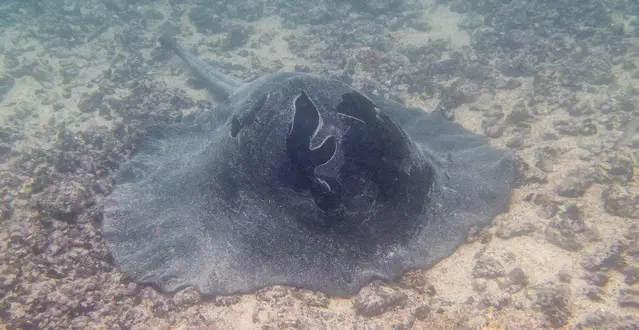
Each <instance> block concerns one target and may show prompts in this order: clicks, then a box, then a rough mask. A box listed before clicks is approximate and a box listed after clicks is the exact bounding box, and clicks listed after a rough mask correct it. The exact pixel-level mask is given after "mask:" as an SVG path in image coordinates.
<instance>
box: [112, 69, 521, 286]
mask: <svg viewBox="0 0 639 330" xmlns="http://www.w3.org/2000/svg"><path fill="white" fill-rule="evenodd" d="M362 151H364V152H362ZM514 180H515V160H514V157H513V154H512V153H511V152H509V151H504V150H497V149H494V148H492V147H490V146H489V145H488V144H487V141H486V140H485V138H484V137H482V136H479V135H475V134H473V133H470V132H468V131H466V130H464V129H463V128H462V127H461V126H460V125H458V124H456V123H452V122H449V121H447V120H445V119H443V118H442V117H441V116H440V115H439V114H434V115H431V114H428V113H426V112H424V111H423V110H421V109H416V108H406V107H404V106H402V105H400V104H398V103H395V102H391V101H387V100H374V102H373V103H371V101H370V99H369V98H366V97H364V96H363V95H362V94H361V93H359V92H357V91H356V90H354V89H353V88H352V87H350V86H348V85H345V84H343V83H341V82H338V81H335V80H330V79H326V78H323V77H321V76H317V75H313V74H304V73H275V74H269V75H265V76H263V77H261V78H258V79H256V80H254V81H252V82H250V83H248V84H245V85H243V86H241V87H239V88H238V89H237V90H235V91H232V93H231V94H230V95H229V98H228V100H227V101H226V102H225V103H223V104H222V105H220V106H219V108H218V109H216V110H215V111H214V112H208V113H202V114H199V115H197V116H196V118H194V119H192V120H185V121H184V122H182V123H180V124H176V125H173V126H171V127H168V128H166V129H163V130H159V131H158V132H156V133H154V134H151V135H150V136H148V137H147V138H145V139H144V141H143V143H141V144H140V146H139V148H138V150H137V151H136V154H135V155H134V156H132V158H131V159H130V160H129V161H128V162H126V163H125V164H123V165H122V167H121V178H120V180H119V182H118V184H117V185H116V188H115V190H114V191H113V193H112V194H110V195H109V196H108V198H107V200H106V203H105V213H104V224H103V235H104V238H105V240H106V243H107V245H108V247H109V248H110V251H111V253H112V254H113V256H114V259H115V262H116V265H117V266H118V267H119V268H120V269H121V270H122V271H123V272H124V273H125V274H126V275H128V276H130V277H131V278H132V279H133V280H135V281H137V282H141V283H152V284H155V285H157V286H158V287H160V288H161V289H162V290H165V291H169V292H171V291H175V290H177V289H179V288H182V287H185V286H194V287H195V288H196V289H198V290H199V291H200V292H202V293H204V294H215V295H217V294H235V293H246V292H251V291H254V290H256V289H259V288H262V287H265V286H268V285H273V284H284V285H291V286H296V287H302V288H307V289H312V290H318V291H322V292H324V293H326V294H329V295H332V296H343V297H344V296H350V295H353V294H355V293H356V292H357V291H358V290H359V288H360V287H361V286H362V285H364V284H366V283H367V282H368V281H370V280H372V279H382V280H393V279H395V278H397V277H398V276H400V275H402V274H403V273H404V272H405V271H406V270H409V269H414V268H426V267H429V266H432V265H433V264H435V263H436V262H438V261H439V260H441V259H442V258H445V257H447V256H449V255H450V254H451V253H452V252H453V251H454V250H455V249H456V248H457V247H458V246H459V245H460V244H462V243H463V241H464V240H465V238H466V236H467V233H468V230H469V228H470V227H471V226H474V225H479V226H482V225H486V224H488V223H489V222H490V221H491V220H492V219H493V218H494V216H495V215H497V214H499V213H501V212H503V211H505V210H506V209H507V206H508V201H509V196H510V193H511V190H512V188H513V186H514Z"/></svg>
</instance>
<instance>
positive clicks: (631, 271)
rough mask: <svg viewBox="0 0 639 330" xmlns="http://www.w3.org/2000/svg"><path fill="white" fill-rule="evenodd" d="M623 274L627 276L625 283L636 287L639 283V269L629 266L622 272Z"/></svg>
mask: <svg viewBox="0 0 639 330" xmlns="http://www.w3.org/2000/svg"><path fill="white" fill-rule="evenodd" d="M621 273H623V275H624V276H625V278H624V280H623V281H624V282H625V283H626V284H628V285H635V284H637V283H639V267H637V266H627V267H625V268H624V269H623V270H622V271H621Z"/></svg>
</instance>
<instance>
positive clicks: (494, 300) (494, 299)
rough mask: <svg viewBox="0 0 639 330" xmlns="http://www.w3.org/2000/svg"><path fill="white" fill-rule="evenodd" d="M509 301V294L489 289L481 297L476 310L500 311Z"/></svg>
mask: <svg viewBox="0 0 639 330" xmlns="http://www.w3.org/2000/svg"><path fill="white" fill-rule="evenodd" d="M510 300H511V296H510V294H509V293H506V292H503V291H501V290H497V289H489V290H487V291H486V293H484V295H483V296H482V298H481V300H480V302H479V304H478V305H477V308H479V309H484V308H488V307H493V308H496V309H501V308H503V307H506V306H507V305H508V304H509V303H510Z"/></svg>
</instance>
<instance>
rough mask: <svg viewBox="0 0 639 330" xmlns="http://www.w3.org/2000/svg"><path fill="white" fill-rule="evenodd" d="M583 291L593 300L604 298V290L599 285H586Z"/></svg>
mask: <svg viewBox="0 0 639 330" xmlns="http://www.w3.org/2000/svg"><path fill="white" fill-rule="evenodd" d="M582 292H583V294H584V296H586V297H587V298H588V299H590V300H593V301H601V300H603V298H601V295H602V294H603V291H602V290H601V288H599V287H596V286H588V287H585V288H584V289H583V291H582Z"/></svg>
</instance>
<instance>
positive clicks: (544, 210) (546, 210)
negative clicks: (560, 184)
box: [533, 194, 561, 219]
mask: <svg viewBox="0 0 639 330" xmlns="http://www.w3.org/2000/svg"><path fill="white" fill-rule="evenodd" d="M533 203H534V204H535V205H537V206H538V208H537V215H538V216H540V217H541V218H544V219H550V218H552V217H554V216H555V215H556V214H557V212H559V206H560V205H561V204H560V203H559V202H556V201H554V200H552V199H551V198H550V197H548V196H544V195H539V194H536V195H535V196H534V199H533Z"/></svg>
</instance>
